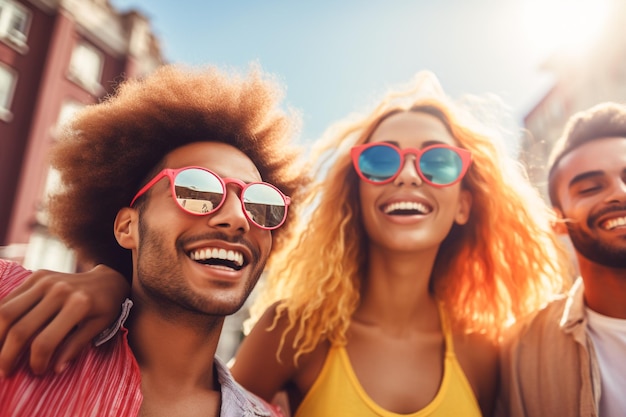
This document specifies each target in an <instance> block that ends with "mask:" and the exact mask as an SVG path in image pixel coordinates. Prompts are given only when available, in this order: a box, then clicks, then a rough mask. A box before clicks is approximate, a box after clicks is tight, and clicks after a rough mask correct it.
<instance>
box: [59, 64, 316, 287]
mask: <svg viewBox="0 0 626 417" xmlns="http://www.w3.org/2000/svg"><path fill="white" fill-rule="evenodd" d="M281 99H282V89H281V88H280V87H279V85H278V84H277V83H276V82H274V81H273V80H272V79H271V77H269V76H268V75H267V74H265V73H263V72H262V71H261V69H259V68H258V67H257V66H252V67H251V68H250V70H249V72H248V73H247V74H246V75H245V76H242V75H240V74H238V73H236V72H229V73H227V72H225V71H223V70H220V69H218V68H216V67H203V68H186V67H182V66H176V65H167V66H163V67H160V68H159V69H157V70H156V71H155V72H153V73H152V74H150V75H149V76H147V77H146V78H144V79H134V80H127V81H125V82H123V83H122V84H121V85H120V86H119V87H118V89H117V91H116V92H115V93H114V94H113V95H111V96H110V97H107V98H106V99H105V100H104V101H103V102H101V103H99V104H95V105H92V106H88V107H86V108H85V109H83V110H81V111H80V112H79V113H77V115H76V116H75V118H73V120H72V122H71V123H69V124H68V125H67V127H66V128H65V129H64V131H63V132H62V133H61V136H60V138H59V140H58V143H57V144H56V146H55V148H54V149H53V152H52V155H51V164H52V167H53V168H55V169H56V170H58V171H59V173H60V175H61V182H62V189H61V190H60V191H59V192H58V193H57V194H55V195H53V196H51V198H50V201H49V207H48V210H49V221H50V230H51V232H52V233H53V234H56V235H57V236H59V237H60V238H61V239H62V240H63V241H64V242H65V243H66V244H67V245H68V246H69V247H71V248H72V249H74V250H75V251H76V253H77V255H78V258H79V260H80V261H81V262H85V263H102V264H105V265H108V266H110V267H112V268H114V269H116V270H118V271H120V272H122V273H123V274H124V275H125V276H126V277H127V278H130V277H131V276H132V259H131V254H130V252H129V251H127V250H126V249H123V248H121V247H120V246H119V245H118V244H117V241H116V240H115V237H114V234H113V222H114V219H115V216H116V215H117V212H118V211H119V209H121V208H122V207H125V206H128V204H129V203H130V201H131V199H132V198H133V196H134V194H135V193H136V192H137V190H138V189H139V188H140V186H141V185H142V182H144V181H145V179H146V176H147V175H148V174H149V173H150V172H152V170H154V169H155V167H156V166H157V165H158V164H159V163H160V161H161V160H162V159H163V158H164V157H165V156H166V155H167V154H168V153H169V152H171V151H172V150H174V149H176V148H178V147H181V146H183V145H186V144H189V143H192V142H201V141H211V142H223V143H227V144H230V145H232V146H234V147H236V148H238V149H240V150H241V151H242V152H244V153H245V154H246V155H248V157H250V159H251V160H252V161H253V162H254V164H255V165H256V166H257V168H258V170H259V172H260V174H261V176H262V178H263V180H264V181H267V182H270V183H272V184H274V185H276V186H277V187H278V188H279V189H280V190H281V191H283V192H284V193H285V194H287V195H291V196H292V197H293V195H294V193H295V192H296V191H297V189H298V188H300V187H301V186H303V185H304V183H305V182H306V181H305V179H304V176H302V175H300V170H299V169H296V165H297V160H298V157H299V155H300V152H299V149H298V148H297V147H296V146H294V145H293V144H292V143H291V142H290V140H291V139H292V134H293V133H294V132H295V129H294V128H295V127H296V122H297V121H298V118H297V117H296V116H295V115H291V114H287V113H286V112H284V111H283V110H281V109H280V107H279V103H280V100H281ZM288 222H289V219H287V223H288ZM284 229H285V227H284V226H283V228H281V229H278V230H276V231H274V236H275V239H274V241H275V242H280V240H277V239H276V237H278V235H279V234H280V233H282V230H284Z"/></svg>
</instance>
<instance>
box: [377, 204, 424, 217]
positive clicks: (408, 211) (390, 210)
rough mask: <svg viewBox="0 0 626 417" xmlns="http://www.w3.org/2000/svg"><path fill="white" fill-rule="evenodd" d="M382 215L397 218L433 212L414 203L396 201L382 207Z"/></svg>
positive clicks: (422, 205)
mask: <svg viewBox="0 0 626 417" xmlns="http://www.w3.org/2000/svg"><path fill="white" fill-rule="evenodd" d="M382 210H383V213H385V214H391V215H394V216H395V215H399V216H410V215H416V214H428V213H430V212H431V211H433V209H432V207H430V206H427V205H426V204H423V203H418V202H416V201H396V202H394V203H391V204H387V205H385V206H383V207H382Z"/></svg>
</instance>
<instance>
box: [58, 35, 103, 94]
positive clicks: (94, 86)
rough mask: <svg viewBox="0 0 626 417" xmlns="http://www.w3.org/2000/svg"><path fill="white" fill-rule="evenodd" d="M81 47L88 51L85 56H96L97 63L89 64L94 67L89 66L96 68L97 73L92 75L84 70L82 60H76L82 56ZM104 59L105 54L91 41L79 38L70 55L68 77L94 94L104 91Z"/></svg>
mask: <svg viewBox="0 0 626 417" xmlns="http://www.w3.org/2000/svg"><path fill="white" fill-rule="evenodd" d="M81 49H82V50H84V51H85V52H86V53H87V54H86V55H85V54H83V56H87V57H88V56H89V54H91V57H95V58H96V59H97V62H96V65H89V66H93V67H94V68H88V69H93V70H95V72H96V73H95V74H92V75H90V74H87V73H86V72H85V71H82V70H84V69H85V66H84V64H82V63H80V61H76V60H79V59H80V56H79V55H78V54H79V53H80V52H78V51H80V50H81ZM104 59H105V56H104V54H103V53H102V52H101V51H100V50H99V49H98V48H96V47H95V46H94V45H92V44H91V43H89V42H86V41H84V40H79V41H78V42H76V44H75V45H74V48H73V49H72V56H71V57H70V62H69V64H68V69H67V74H68V75H67V77H68V78H69V79H70V80H72V81H73V82H75V83H76V84H78V85H80V86H81V87H83V88H84V89H86V90H87V91H89V92H90V93H92V94H94V95H99V94H100V93H102V92H103V91H104V88H103V87H102V84H101V82H102V73H103V71H104Z"/></svg>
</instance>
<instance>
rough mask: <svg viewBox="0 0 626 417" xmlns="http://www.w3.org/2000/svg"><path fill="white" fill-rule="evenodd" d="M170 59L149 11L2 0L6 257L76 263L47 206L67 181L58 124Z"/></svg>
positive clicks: (1, 227) (31, 263)
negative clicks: (60, 165)
mask: <svg viewBox="0 0 626 417" xmlns="http://www.w3.org/2000/svg"><path fill="white" fill-rule="evenodd" d="M163 61H164V59H163V57H162V55H161V49H160V45H159V40H158V39H157V38H156V37H155V36H154V34H153V33H152V30H151V27H150V22H149V21H148V19H147V18H146V17H145V16H143V15H142V14H140V13H138V12H136V11H129V12H125V13H123V14H121V13H119V12H118V11H116V10H114V8H113V7H112V6H111V5H110V3H109V1H108V0H0V257H2V258H7V259H13V260H16V261H18V262H22V263H23V264H25V265H26V266H27V267H28V268H31V269H40V268H46V269H52V270H58V271H74V270H75V269H76V260H75V258H74V255H73V254H72V253H71V251H69V250H67V249H66V248H65V246H64V245H63V244H61V243H60V242H58V241H57V240H56V239H54V238H53V237H51V236H49V235H48V233H47V230H46V218H45V213H44V212H43V211H42V210H41V208H42V203H43V202H44V201H45V196H46V194H47V193H48V192H49V191H50V190H52V189H54V187H55V185H56V184H57V182H58V181H57V178H56V176H55V173H54V172H51V171H50V169H49V166H48V161H47V156H48V151H49V149H50V146H51V145H52V144H53V143H54V141H55V137H56V134H55V132H56V131H57V129H58V127H59V126H60V125H61V124H63V122H64V121H66V120H67V119H68V118H69V117H71V115H72V114H73V113H74V112H75V111H76V110H78V109H79V108H81V107H82V106H85V105H88V104H92V103H96V102H98V101H99V100H100V99H101V98H102V97H104V96H105V95H106V94H109V93H111V92H112V91H113V89H114V87H115V85H116V84H117V83H118V82H119V81H120V80H122V79H124V78H128V77H137V76H142V75H144V74H147V73H149V72H151V71H152V70H154V69H155V68H156V67H157V66H159V65H161V64H162V63H163Z"/></svg>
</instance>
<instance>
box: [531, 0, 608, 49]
mask: <svg viewBox="0 0 626 417" xmlns="http://www.w3.org/2000/svg"><path fill="white" fill-rule="evenodd" d="M611 3H612V0H574V1H571V0H528V1H525V2H524V5H523V15H522V19H523V32H524V37H525V38H526V40H527V41H528V42H529V43H530V46H531V47H532V48H533V49H536V50H538V51H541V55H542V56H543V57H547V56H549V54H551V53H553V52H554V51H555V50H556V49H557V48H558V49H564V50H565V51H566V52H567V53H569V54H578V53H580V52H582V51H584V50H586V49H587V48H588V47H589V45H590V44H591V43H592V42H593V41H594V40H595V39H596V38H597V37H598V35H599V33H600V30H601V29H602V26H603V24H604V23H605V22H606V20H607V18H608V16H609V10H610V4H611Z"/></svg>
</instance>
